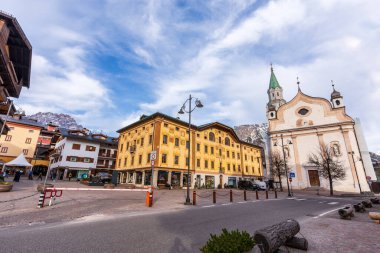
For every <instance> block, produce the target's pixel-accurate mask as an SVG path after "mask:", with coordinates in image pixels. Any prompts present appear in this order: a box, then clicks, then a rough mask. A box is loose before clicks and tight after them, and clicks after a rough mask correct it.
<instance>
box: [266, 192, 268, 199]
mask: <svg viewBox="0 0 380 253" xmlns="http://www.w3.org/2000/svg"><path fill="white" fill-rule="evenodd" d="M265 197H266V199H268V191H265Z"/></svg>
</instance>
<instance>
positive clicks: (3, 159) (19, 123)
mask: <svg viewBox="0 0 380 253" xmlns="http://www.w3.org/2000/svg"><path fill="white" fill-rule="evenodd" d="M0 118H1V119H3V120H4V121H5V120H6V122H7V126H8V127H9V131H8V133H7V134H4V135H1V136H0V145H1V146H0V163H1V165H2V164H4V163H7V162H9V161H11V160H13V159H15V158H16V157H17V156H19V155H20V154H24V156H25V158H26V159H27V160H28V162H29V163H31V162H32V160H33V156H34V154H35V151H36V146H37V141H38V138H39V136H40V133H41V130H42V129H43V126H42V125H41V124H40V123H38V122H37V121H35V120H32V119H29V118H26V117H24V114H20V113H15V114H14V115H13V116H6V115H0Z"/></svg>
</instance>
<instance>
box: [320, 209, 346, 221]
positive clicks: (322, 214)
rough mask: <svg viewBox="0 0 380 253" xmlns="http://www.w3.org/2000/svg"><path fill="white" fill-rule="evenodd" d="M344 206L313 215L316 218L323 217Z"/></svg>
mask: <svg viewBox="0 0 380 253" xmlns="http://www.w3.org/2000/svg"><path fill="white" fill-rule="evenodd" d="M343 207H344V206H342V207H339V208H335V209H333V210H330V211H327V212H324V213H321V214H319V215H317V216H315V217H313V218H314V219H318V218H321V217H322V216H324V215H326V214H329V213H332V212H335V211H338V210H339V209H341V208H343Z"/></svg>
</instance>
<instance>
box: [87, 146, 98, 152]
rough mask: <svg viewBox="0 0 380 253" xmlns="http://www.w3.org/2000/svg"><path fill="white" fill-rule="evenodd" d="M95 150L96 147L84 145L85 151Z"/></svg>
mask: <svg viewBox="0 0 380 253" xmlns="http://www.w3.org/2000/svg"><path fill="white" fill-rule="evenodd" d="M95 150H96V147H94V146H90V145H86V151H95Z"/></svg>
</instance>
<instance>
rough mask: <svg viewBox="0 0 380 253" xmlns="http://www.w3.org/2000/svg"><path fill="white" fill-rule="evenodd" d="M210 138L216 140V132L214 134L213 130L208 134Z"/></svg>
mask: <svg viewBox="0 0 380 253" xmlns="http://www.w3.org/2000/svg"><path fill="white" fill-rule="evenodd" d="M208 139H209V140H210V141H215V134H214V133H213V132H210V133H209V134H208Z"/></svg>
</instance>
